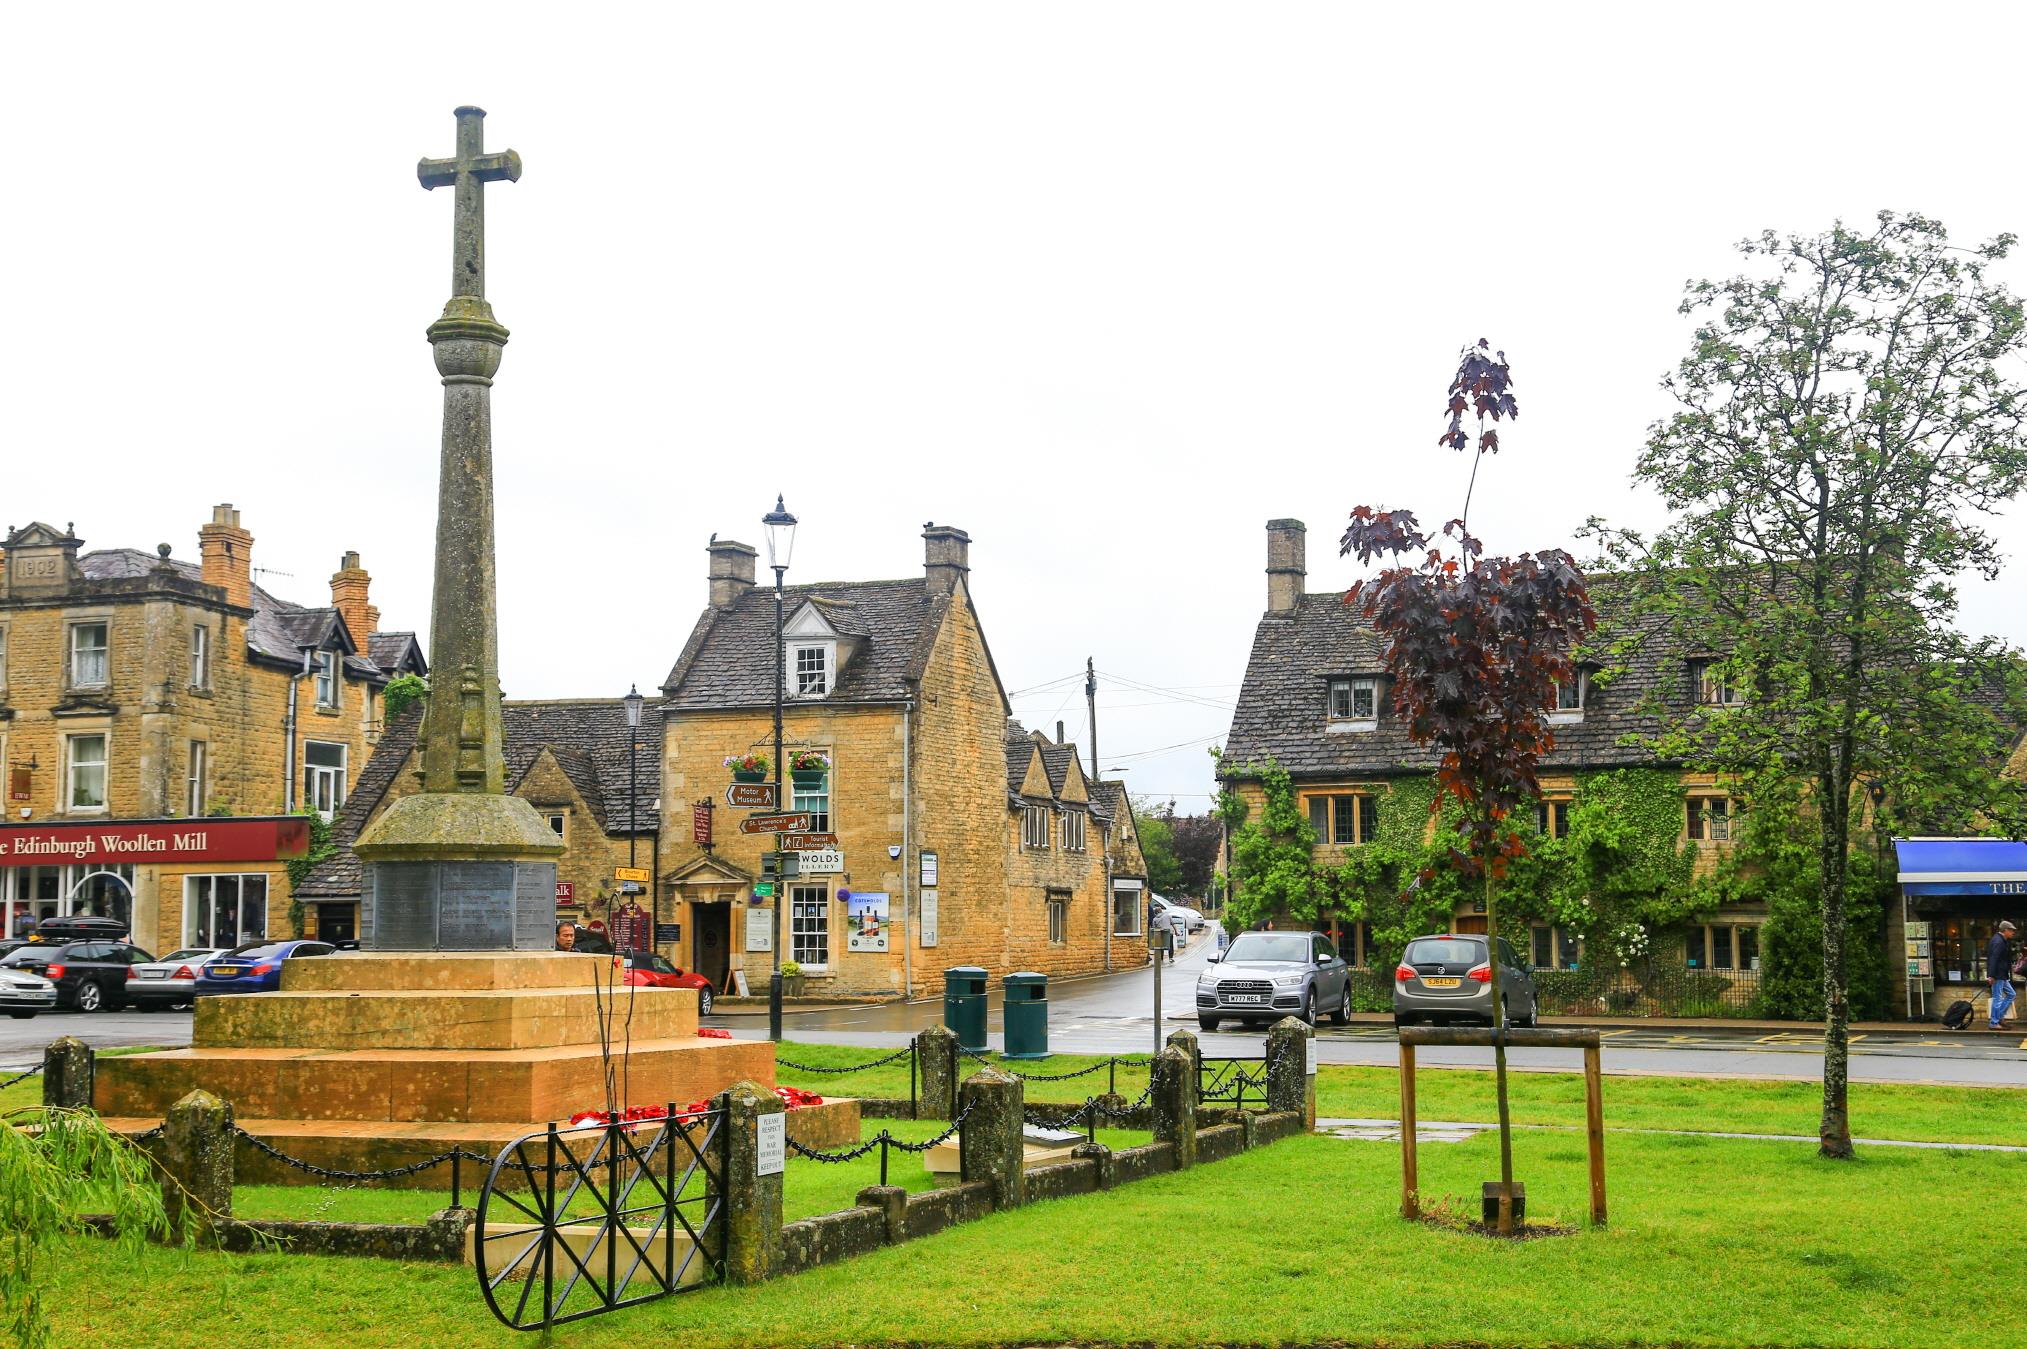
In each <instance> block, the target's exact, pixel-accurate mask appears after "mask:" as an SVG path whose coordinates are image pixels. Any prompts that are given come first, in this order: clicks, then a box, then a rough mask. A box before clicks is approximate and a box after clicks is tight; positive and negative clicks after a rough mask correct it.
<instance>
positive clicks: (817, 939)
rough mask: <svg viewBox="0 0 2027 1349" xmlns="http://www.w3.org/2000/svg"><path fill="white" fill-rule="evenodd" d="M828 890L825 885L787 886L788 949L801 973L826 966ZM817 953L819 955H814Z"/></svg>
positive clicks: (819, 971)
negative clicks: (818, 956)
mask: <svg viewBox="0 0 2027 1349" xmlns="http://www.w3.org/2000/svg"><path fill="white" fill-rule="evenodd" d="M830 915H831V893H830V887H829V886H827V885H790V886H789V887H788V951H787V955H788V958H789V959H790V960H793V961H794V962H795V963H796V964H798V965H800V966H802V969H803V973H805V974H821V973H823V972H824V971H825V970H827V969H829V968H830ZM817 953H820V955H821V958H816V956H817Z"/></svg>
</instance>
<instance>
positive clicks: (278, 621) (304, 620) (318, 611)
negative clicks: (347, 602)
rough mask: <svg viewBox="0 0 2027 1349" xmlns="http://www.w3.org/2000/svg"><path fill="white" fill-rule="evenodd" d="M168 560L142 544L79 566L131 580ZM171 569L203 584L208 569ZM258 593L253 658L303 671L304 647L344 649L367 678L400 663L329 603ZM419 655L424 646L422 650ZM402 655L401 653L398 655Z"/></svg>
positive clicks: (172, 563) (249, 643) (94, 574)
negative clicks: (374, 647) (382, 657)
mask: <svg viewBox="0 0 2027 1349" xmlns="http://www.w3.org/2000/svg"><path fill="white" fill-rule="evenodd" d="M161 562H162V558H161V557H160V556H158V555H157V554H154V553H147V552H143V551H141V550H140V549H138V548H100V549H97V550H94V551H92V552H89V553H84V554H82V555H80V556H79V557H78V560H77V565H78V570H80V571H82V572H83V573H84V575H85V579H86V580H89V581H128V580H135V579H138V578H140V577H144V576H147V575H149V574H151V573H152V572H153V571H154V570H155V568H156V567H157V566H159V565H160V564H161ZM168 562H169V569H170V571H171V572H173V573H174V574H175V575H176V577H177V578H178V579H179V580H184V581H191V582H196V583H199V584H201V583H202V582H203V580H204V569H203V568H202V567H201V566H199V565H198V564H197V563H195V562H183V561H179V560H177V559H175V558H170V559H169V560H168ZM252 591H253V616H252V617H251V618H249V619H248V620H247V621H246V649H247V654H248V655H249V656H253V657H256V658H258V659H261V660H265V661H267V662H268V663H269V664H274V665H285V666H288V667H290V668H292V669H300V668H301V666H302V663H303V648H304V647H306V646H308V647H318V648H322V647H335V648H336V649H338V650H341V651H344V652H345V653H346V655H345V668H346V669H347V670H349V671H350V672H351V673H352V674H354V675H356V676H357V677H359V678H361V679H367V680H374V681H379V682H385V680H386V679H387V678H389V677H390V676H391V675H392V673H393V672H394V670H395V669H397V668H398V664H397V665H389V666H382V665H380V664H379V663H377V662H376V661H375V660H374V658H373V655H372V652H371V650H370V649H369V650H361V649H360V647H359V639H360V637H361V635H362V634H359V633H354V632H352V631H350V630H349V629H347V628H346V626H345V621H344V619H343V618H341V617H339V615H338V611H337V610H336V609H334V608H332V607H330V606H329V605H325V606H321V607H310V606H306V605H301V604H293V603H290V602H289V601H288V600H285V599H281V598H279V597H277V596H275V595H273V594H270V593H269V592H268V591H267V590H265V589H263V588H262V587H260V586H258V585H256V586H254V587H252ZM382 636H384V637H400V636H406V637H407V638H408V639H409V640H410V641H413V640H414V634H413V633H407V634H396V633H381V634H374V635H373V636H372V637H368V639H367V640H368V643H369V647H370V644H371V643H372V641H373V639H374V638H375V637H382ZM417 654H418V658H419V656H420V647H419V646H418V648H417ZM396 655H397V657H398V655H399V653H398V652H397V653H396Z"/></svg>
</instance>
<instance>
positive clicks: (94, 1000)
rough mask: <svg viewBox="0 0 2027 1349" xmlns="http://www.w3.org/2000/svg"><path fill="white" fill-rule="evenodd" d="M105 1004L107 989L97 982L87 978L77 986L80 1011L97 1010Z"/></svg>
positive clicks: (78, 1008)
mask: <svg viewBox="0 0 2027 1349" xmlns="http://www.w3.org/2000/svg"><path fill="white" fill-rule="evenodd" d="M105 1005H106V994H105V990H104V989H102V988H100V987H99V986H98V985H97V984H95V983H93V982H91V981H90V980H86V981H85V982H84V983H82V984H79V985H78V986H77V1010H78V1011H80V1012H96V1011H100V1010H102V1009H103V1008H104V1007H105Z"/></svg>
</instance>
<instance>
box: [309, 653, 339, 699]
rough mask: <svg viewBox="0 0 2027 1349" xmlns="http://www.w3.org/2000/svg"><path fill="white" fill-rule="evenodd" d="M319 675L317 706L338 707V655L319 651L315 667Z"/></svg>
mask: <svg viewBox="0 0 2027 1349" xmlns="http://www.w3.org/2000/svg"><path fill="white" fill-rule="evenodd" d="M315 669H316V673H317V706H318V707H336V706H337V705H338V653H337V652H335V651H319V652H318V653H317V663H316V666H315Z"/></svg>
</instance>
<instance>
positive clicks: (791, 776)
mask: <svg viewBox="0 0 2027 1349" xmlns="http://www.w3.org/2000/svg"><path fill="white" fill-rule="evenodd" d="M822 753H823V755H824V757H826V758H830V751H829V750H824V751H822ZM831 762H832V763H836V762H837V761H836V760H835V759H832V760H831ZM802 771H804V772H813V771H814V770H813V769H804V770H802ZM795 772H796V770H794V769H792V768H791V769H790V770H789V773H788V797H789V803H788V808H789V809H790V810H792V811H808V812H809V815H810V822H809V828H810V832H811V833H813V834H828V833H831V832H833V831H832V829H831V770H830V769H828V768H826V769H825V770H823V784H822V785H821V786H819V787H818V788H817V789H816V790H815V791H810V790H808V789H807V788H805V787H802V786H800V785H798V784H797V782H796V780H795Z"/></svg>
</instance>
